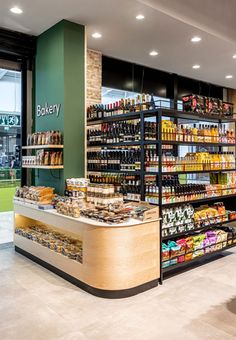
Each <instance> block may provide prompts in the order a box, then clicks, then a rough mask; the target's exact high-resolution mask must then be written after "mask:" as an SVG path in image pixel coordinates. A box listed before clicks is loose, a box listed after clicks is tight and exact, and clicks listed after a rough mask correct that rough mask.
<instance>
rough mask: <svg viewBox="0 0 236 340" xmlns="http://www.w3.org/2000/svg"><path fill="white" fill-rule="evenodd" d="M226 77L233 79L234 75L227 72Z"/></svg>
mask: <svg viewBox="0 0 236 340" xmlns="http://www.w3.org/2000/svg"><path fill="white" fill-rule="evenodd" d="M225 78H226V79H232V78H233V76H232V74H227V76H225Z"/></svg>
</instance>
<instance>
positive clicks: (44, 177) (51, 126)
mask: <svg viewBox="0 0 236 340" xmlns="http://www.w3.org/2000/svg"><path fill="white" fill-rule="evenodd" d="M46 103H47V104H48V105H55V104H60V105H61V109H60V113H59V115H58V116H57V115H56V114H51V115H45V116H37V114H36V108H37V105H41V106H45V105H46ZM34 118H35V131H48V130H59V131H61V132H62V134H63V137H64V170H36V174H35V183H36V185H48V186H52V187H55V188H56V191H57V192H59V193H63V191H64V181H65V179H66V178H70V177H82V176H84V130H85V30H84V26H81V25H77V24H74V23H71V22H69V21H66V20H62V21H61V22H59V23H58V24H56V25H55V26H53V27H52V28H50V29H49V30H47V31H46V32H44V33H43V34H42V35H40V36H39V37H38V39H37V53H36V63H35V111H34Z"/></svg>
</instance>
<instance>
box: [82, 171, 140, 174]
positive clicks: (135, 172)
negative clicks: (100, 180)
mask: <svg viewBox="0 0 236 340" xmlns="http://www.w3.org/2000/svg"><path fill="white" fill-rule="evenodd" d="M87 172H97V173H99V172H102V173H109V172H110V173H114V174H128V175H140V170H134V171H132V170H131V171H130V170H127V171H126V170H87Z"/></svg>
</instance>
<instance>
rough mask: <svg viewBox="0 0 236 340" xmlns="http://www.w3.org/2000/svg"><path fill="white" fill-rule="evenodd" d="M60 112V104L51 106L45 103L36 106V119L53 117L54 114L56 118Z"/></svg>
mask: <svg viewBox="0 0 236 340" xmlns="http://www.w3.org/2000/svg"><path fill="white" fill-rule="evenodd" d="M60 110H61V104H53V105H48V103H45V105H44V106H41V105H37V110H36V113H37V117H44V116H48V115H53V114H56V116H57V117H58V116H59V113H60Z"/></svg>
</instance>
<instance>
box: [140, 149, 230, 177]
mask: <svg viewBox="0 0 236 340" xmlns="http://www.w3.org/2000/svg"><path fill="white" fill-rule="evenodd" d="M145 168H146V171H148V172H158V170H159V158H158V156H156V150H155V149H147V150H146V162H145ZM228 169H235V156H234V153H233V152H188V153H187V154H186V155H185V156H184V157H175V156H168V155H163V156H162V172H164V173H165V172H180V171H181V172H182V171H211V170H228Z"/></svg>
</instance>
